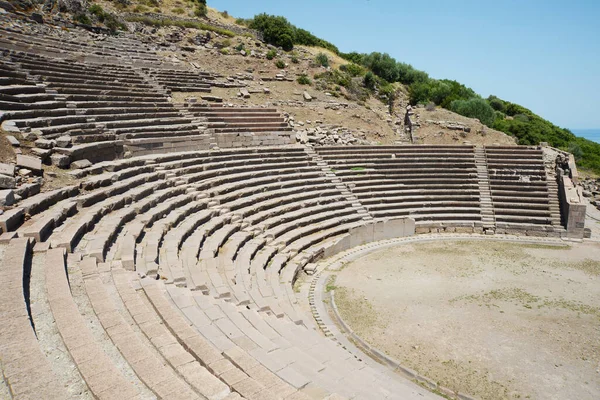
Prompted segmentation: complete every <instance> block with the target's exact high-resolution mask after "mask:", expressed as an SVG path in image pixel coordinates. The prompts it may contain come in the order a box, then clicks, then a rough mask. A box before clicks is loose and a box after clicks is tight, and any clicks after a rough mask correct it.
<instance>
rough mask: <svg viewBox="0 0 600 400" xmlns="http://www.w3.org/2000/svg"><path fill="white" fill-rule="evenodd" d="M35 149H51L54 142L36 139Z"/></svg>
mask: <svg viewBox="0 0 600 400" xmlns="http://www.w3.org/2000/svg"><path fill="white" fill-rule="evenodd" d="M34 144H35V146H36V147H39V148H40V149H46V150H48V149H51V148H53V147H54V146H55V145H56V142H55V141H54V140H48V139H38V140H36V141H35V142H34Z"/></svg>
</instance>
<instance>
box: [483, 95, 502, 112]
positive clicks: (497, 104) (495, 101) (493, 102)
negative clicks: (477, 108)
mask: <svg viewBox="0 0 600 400" xmlns="http://www.w3.org/2000/svg"><path fill="white" fill-rule="evenodd" d="M487 101H488V103H490V106H492V108H493V109H494V110H496V111H501V112H504V110H505V109H506V106H505V105H504V101H502V100H500V99H499V98H497V97H496V96H490V97H488V99H487Z"/></svg>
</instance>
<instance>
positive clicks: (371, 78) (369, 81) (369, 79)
mask: <svg viewBox="0 0 600 400" xmlns="http://www.w3.org/2000/svg"><path fill="white" fill-rule="evenodd" d="M363 84H364V85H365V87H366V88H367V89H371V90H373V89H375V75H374V74H373V73H372V72H371V71H369V72H367V73H366V74H365V77H364V79H363Z"/></svg>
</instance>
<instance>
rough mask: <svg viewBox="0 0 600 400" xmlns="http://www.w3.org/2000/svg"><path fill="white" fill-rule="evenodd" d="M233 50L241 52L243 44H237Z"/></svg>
mask: <svg viewBox="0 0 600 400" xmlns="http://www.w3.org/2000/svg"><path fill="white" fill-rule="evenodd" d="M235 49H236V50H237V51H242V50H244V43H240V44H238V45H237V46H235Z"/></svg>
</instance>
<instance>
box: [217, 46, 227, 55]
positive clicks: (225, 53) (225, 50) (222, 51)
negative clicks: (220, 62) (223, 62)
mask: <svg viewBox="0 0 600 400" xmlns="http://www.w3.org/2000/svg"><path fill="white" fill-rule="evenodd" d="M219 53H221V54H223V55H224V56H226V55H228V54H229V49H228V48H226V47H224V48H222V49H221V50H219Z"/></svg>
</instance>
